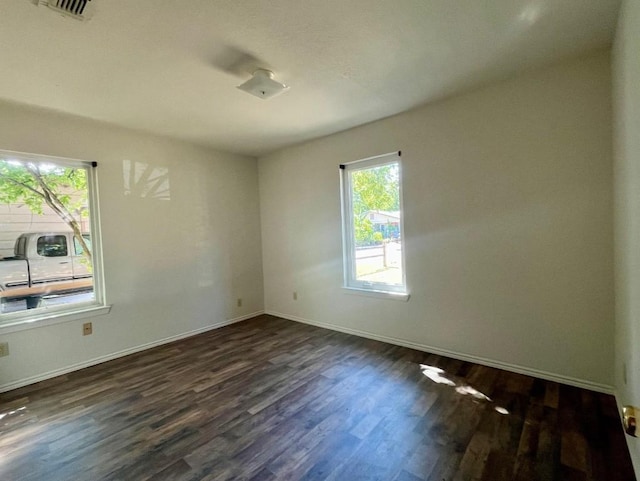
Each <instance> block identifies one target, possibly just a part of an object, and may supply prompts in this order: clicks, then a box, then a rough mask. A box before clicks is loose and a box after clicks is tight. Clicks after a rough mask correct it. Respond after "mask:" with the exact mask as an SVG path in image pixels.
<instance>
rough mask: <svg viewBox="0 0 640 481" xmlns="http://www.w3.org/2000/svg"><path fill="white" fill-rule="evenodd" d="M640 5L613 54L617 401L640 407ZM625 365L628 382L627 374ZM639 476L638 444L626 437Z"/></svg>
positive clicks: (624, 24)
mask: <svg viewBox="0 0 640 481" xmlns="http://www.w3.org/2000/svg"><path fill="white" fill-rule="evenodd" d="M638 52H640V2H638V1H637V0H632V1H627V2H626V3H624V4H623V8H622V10H621V14H620V20H619V25H618V32H617V38H616V44H615V48H614V62H613V75H614V77H613V79H614V112H615V117H614V127H615V128H614V134H615V135H614V159H615V160H614V165H615V193H616V195H615V238H616V241H615V253H616V362H615V379H616V397H617V399H618V402H619V403H620V404H623V405H624V404H630V405H635V406H640V352H639V350H640V61H639V57H638ZM625 365H626V374H627V375H626V380H625V379H624V371H625ZM627 441H628V442H629V448H630V451H631V455H632V458H633V461H634V466H635V469H636V472H637V473H639V474H640V441H639V440H638V439H637V438H636V439H633V438H630V437H629V436H627Z"/></svg>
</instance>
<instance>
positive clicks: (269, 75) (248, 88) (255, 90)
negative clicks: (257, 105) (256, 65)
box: [238, 68, 289, 100]
mask: <svg viewBox="0 0 640 481" xmlns="http://www.w3.org/2000/svg"><path fill="white" fill-rule="evenodd" d="M238 88H239V89H240V90H244V91H245V92H247V93H250V94H251V95H255V96H256V97H258V98H261V99H263V100H267V99H270V98H271V97H275V96H276V95H280V94H281V93H282V92H286V91H287V90H289V87H288V86H287V85H285V84H283V83H281V82H278V81H277V80H275V79H274V75H273V72H272V71H271V70H265V69H261V68H260V69H258V70H256V71H255V72H253V77H251V78H250V79H249V80H247V81H246V82H245V83H243V84H242V85H238Z"/></svg>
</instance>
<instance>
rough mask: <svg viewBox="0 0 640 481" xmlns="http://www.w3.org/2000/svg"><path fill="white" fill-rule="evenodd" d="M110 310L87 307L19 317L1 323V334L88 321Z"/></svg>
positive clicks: (108, 308)
mask: <svg viewBox="0 0 640 481" xmlns="http://www.w3.org/2000/svg"><path fill="white" fill-rule="evenodd" d="M110 310H111V306H110V305H106V306H95V305H93V306H85V307H78V308H77V309H73V310H64V311H46V310H43V311H40V312H38V313H36V314H35V315H30V316H28V317H27V316H19V317H16V318H14V319H7V320H6V321H0V334H9V333H11V332H18V331H24V330H26V329H35V328H38V327H45V326H51V325H53V324H61V323H63V322H71V321H77V320H78V319H86V318H88V317H96V316H103V315H105V314H109V311H110Z"/></svg>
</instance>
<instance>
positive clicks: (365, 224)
mask: <svg viewBox="0 0 640 481" xmlns="http://www.w3.org/2000/svg"><path fill="white" fill-rule="evenodd" d="M351 186H352V196H353V198H352V207H353V221H354V231H355V237H356V244H357V245H366V244H370V243H372V242H374V240H375V239H374V235H373V234H374V232H373V225H372V223H371V221H370V220H369V218H368V216H367V214H368V213H369V212H370V211H372V210H385V211H395V210H400V178H399V168H398V164H396V163H393V164H387V165H381V166H379V167H373V168H371V169H362V170H356V171H354V172H352V174H351Z"/></svg>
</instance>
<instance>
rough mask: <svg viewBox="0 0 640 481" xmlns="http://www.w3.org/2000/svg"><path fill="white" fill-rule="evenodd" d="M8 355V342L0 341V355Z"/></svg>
mask: <svg viewBox="0 0 640 481" xmlns="http://www.w3.org/2000/svg"><path fill="white" fill-rule="evenodd" d="M8 355H9V343H8V342H0V357H4V356H8Z"/></svg>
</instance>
